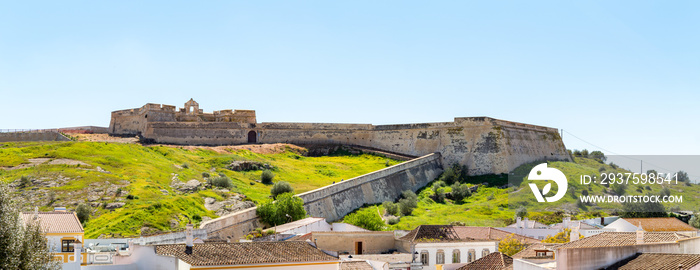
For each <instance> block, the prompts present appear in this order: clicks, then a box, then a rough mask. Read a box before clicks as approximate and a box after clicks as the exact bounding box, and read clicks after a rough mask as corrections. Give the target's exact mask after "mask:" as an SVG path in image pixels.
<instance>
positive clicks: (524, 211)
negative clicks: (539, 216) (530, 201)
mask: <svg viewBox="0 0 700 270" xmlns="http://www.w3.org/2000/svg"><path fill="white" fill-rule="evenodd" d="M515 216H516V217H521V218H524V217H527V208H525V206H520V207H518V210H515Z"/></svg>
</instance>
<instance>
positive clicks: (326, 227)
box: [278, 219, 331, 234]
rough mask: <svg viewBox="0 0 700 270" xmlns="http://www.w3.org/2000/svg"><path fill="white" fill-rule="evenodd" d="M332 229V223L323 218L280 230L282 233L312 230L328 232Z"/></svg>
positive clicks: (299, 232) (304, 232)
mask: <svg viewBox="0 0 700 270" xmlns="http://www.w3.org/2000/svg"><path fill="white" fill-rule="evenodd" d="M330 230H331V225H330V224H328V222H326V220H325V219H321V220H319V221H316V222H314V223H311V224H306V225H303V226H300V227H296V228H293V229H289V230H285V231H279V232H278V233H281V234H307V233H310V232H328V231H330Z"/></svg>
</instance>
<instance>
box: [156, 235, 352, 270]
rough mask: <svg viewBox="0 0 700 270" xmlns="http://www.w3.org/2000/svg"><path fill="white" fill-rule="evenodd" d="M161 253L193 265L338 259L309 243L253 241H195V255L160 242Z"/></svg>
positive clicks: (157, 248) (176, 245)
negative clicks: (199, 242) (197, 242)
mask: <svg viewBox="0 0 700 270" xmlns="http://www.w3.org/2000/svg"><path fill="white" fill-rule="evenodd" d="M155 249H156V253H157V254H158V255H165V256H174V257H177V258H179V259H180V260H183V261H184V262H186V263H188V264H190V265H193V266H212V265H246V264H263V263H292V262H328V261H339V260H338V257H334V256H331V255H328V254H326V253H324V252H323V251H321V250H320V249H317V248H315V247H313V246H311V245H310V244H308V243H306V242H301V241H285V242H251V243H204V244H194V246H193V247H192V254H186V253H185V245H184V244H172V245H157V246H155Z"/></svg>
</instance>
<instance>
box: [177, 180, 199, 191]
mask: <svg viewBox="0 0 700 270" xmlns="http://www.w3.org/2000/svg"><path fill="white" fill-rule="evenodd" d="M170 186H171V187H173V188H174V189H175V190H177V191H180V192H182V193H194V192H197V191H199V190H200V189H202V188H203V186H202V182H199V181H197V180H194V179H192V180H190V181H187V183H183V182H179V181H173V182H172V183H171V184H170Z"/></svg>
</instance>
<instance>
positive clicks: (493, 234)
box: [454, 226, 541, 244]
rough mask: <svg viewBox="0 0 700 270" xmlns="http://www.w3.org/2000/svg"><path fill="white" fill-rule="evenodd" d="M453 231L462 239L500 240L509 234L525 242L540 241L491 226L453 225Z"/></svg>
mask: <svg viewBox="0 0 700 270" xmlns="http://www.w3.org/2000/svg"><path fill="white" fill-rule="evenodd" d="M454 230H455V232H457V235H458V236H459V238H462V239H476V240H490V241H501V240H502V239H503V238H506V237H508V236H510V235H513V236H514V237H515V238H516V239H518V240H520V241H521V242H524V243H526V244H533V243H540V242H541V241H540V240H538V239H535V238H532V237H527V236H524V235H519V234H514V233H511V232H507V231H503V230H499V229H496V228H492V227H469V226H454Z"/></svg>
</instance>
